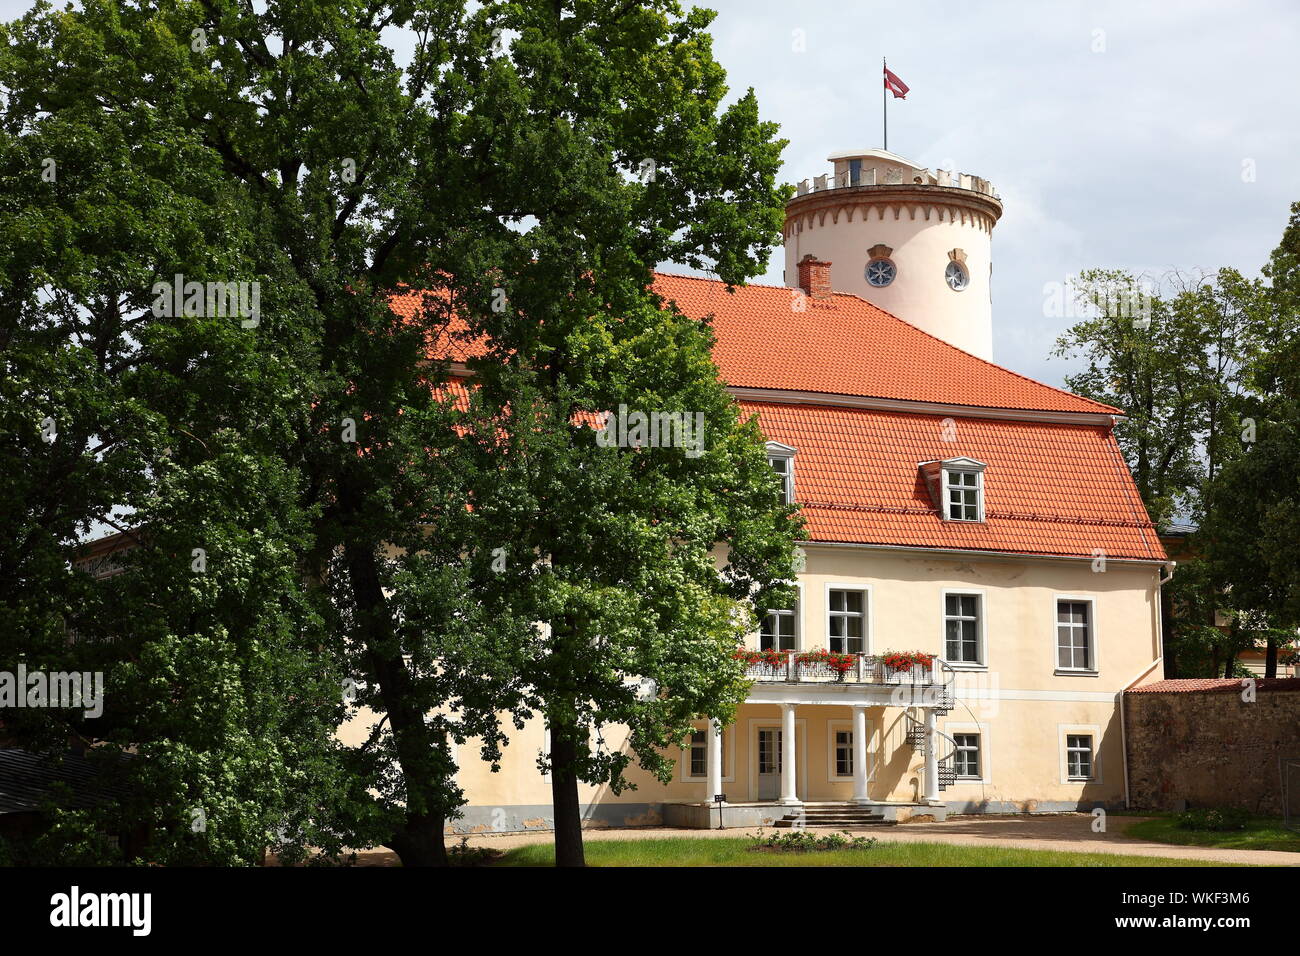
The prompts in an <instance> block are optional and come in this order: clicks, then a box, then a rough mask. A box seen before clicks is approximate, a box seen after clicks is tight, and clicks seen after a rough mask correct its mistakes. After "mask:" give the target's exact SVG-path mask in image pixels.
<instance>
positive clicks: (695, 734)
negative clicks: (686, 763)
mask: <svg viewBox="0 0 1300 956" xmlns="http://www.w3.org/2000/svg"><path fill="white" fill-rule="evenodd" d="M708 746H709V745H708V743H707V738H706V736H705V733H704V731H702V730H692V731H691V774H690V775H691V776H692V777H703V776H707V775H708V772H709V751H708Z"/></svg>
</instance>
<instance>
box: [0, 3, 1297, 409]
mask: <svg viewBox="0 0 1300 956" xmlns="http://www.w3.org/2000/svg"><path fill="white" fill-rule="evenodd" d="M260 5H261V4H259V6H260ZM704 5H705V6H709V7H711V8H713V9H715V10H717V11H718V18H717V20H716V21H715V22H714V26H713V33H714V36H715V38H716V39H715V47H714V49H715V54H716V56H717V58H718V59H719V61H720V62H721V63H722V64H723V66H724V67H725V68H726V69H727V71H728V73H729V76H730V79H731V85H732V89H733V94H734V95H739V93H741V92H743V91H744V90H745V89H746V88H747V87H751V86H752V87H753V88H754V89H755V90H756V91H757V93H758V100H759V105H760V109H761V111H762V115H763V117H764V118H765V119H769V120H774V121H776V122H778V123H779V124H780V125H781V129H782V133H783V135H784V137H785V138H786V139H788V140H789V141H790V145H789V147H788V148H787V150H786V153H785V159H786V165H785V170H784V177H785V179H786V180H788V181H791V182H794V181H798V180H800V179H803V178H805V177H809V176H813V175H816V174H818V173H822V172H825V171H827V170H828V168H829V167H828V164H827V163H826V157H827V156H828V155H829V154H830V153H832V152H836V151H840V150H844V149H851V148H856V147H859V146H879V145H881V142H880V99H881V97H880V92H881V74H880V59H881V57H882V56H887V57H888V58H889V64H890V68H891V69H892V70H893V71H894V72H895V73H897V74H898V75H899V76H900V77H901V78H902V79H903V80H904V82H906V83H907V84H908V85H909V86H910V87H911V92H910V93H909V94H908V96H907V99H906V100H893V99H891V101H890V110H889V145H890V149H891V150H892V151H894V152H896V153H899V154H901V155H903V156H905V157H907V158H909V159H913V160H915V161H917V162H919V163H921V164H922V165H925V166H930V167H936V166H942V167H944V168H948V167H950V166H952V165H955V166H956V167H957V168H958V169H959V170H960V171H963V172H970V173H975V174H977V175H979V176H983V177H984V178H986V179H988V180H990V181H991V182H992V183H993V185H994V187H995V188H996V189H997V190H998V192H999V193H1000V194H1001V196H1002V199H1003V202H1004V204H1005V207H1006V209H1005V212H1004V214H1003V217H1002V220H1001V222H1000V223H999V224H998V226H997V227H996V229H995V230H994V233H993V258H994V263H995V267H994V270H993V328H994V333H993V342H994V357H995V359H996V360H997V361H999V362H1000V363H1002V364H1004V365H1007V366H1009V367H1011V368H1013V369H1016V370H1017V371H1020V372H1023V373H1026V374H1029V375H1033V376H1034V377H1036V378H1039V379H1042V380H1043V381H1047V382H1051V383H1053V384H1060V382H1061V378H1062V376H1063V375H1064V374H1065V372H1066V371H1067V366H1066V365H1065V363H1063V362H1061V361H1056V360H1053V361H1049V360H1048V358H1047V356H1048V353H1049V352H1050V350H1051V347H1052V343H1053V342H1054V341H1055V339H1056V336H1057V335H1058V334H1059V333H1060V332H1061V331H1062V330H1063V329H1064V328H1065V327H1066V326H1067V325H1068V324H1069V323H1070V320H1069V319H1064V318H1053V317H1049V316H1047V315H1045V314H1044V311H1045V310H1044V298H1045V287H1047V284H1049V283H1064V282H1065V281H1066V279H1067V277H1068V276H1071V275H1074V274H1077V273H1078V271H1079V270H1081V269H1085V268H1088V267H1090V266H1104V267H1112V268H1124V269H1129V270H1132V271H1134V272H1144V271H1145V272H1150V273H1152V274H1155V275H1159V274H1163V273H1165V272H1167V271H1168V270H1170V269H1173V268H1178V269H1183V270H1187V271H1195V270H1198V269H1201V270H1213V269H1215V268H1218V267H1219V266H1225V265H1230V266H1235V267H1237V268H1239V269H1241V270H1243V271H1244V272H1246V273H1248V274H1255V273H1256V272H1257V271H1258V269H1259V267H1260V266H1261V265H1262V264H1263V262H1264V261H1265V259H1266V258H1267V256H1268V253H1269V252H1270V251H1271V250H1272V248H1273V247H1274V246H1275V245H1276V244H1277V242H1278V239H1279V238H1280V237H1281V233H1282V229H1283V226H1284V225H1285V223H1286V218H1287V210H1288V208H1289V205H1290V203H1291V202H1292V201H1294V200H1298V199H1300V106H1298V105H1297V99H1298V98H1300V3H1297V2H1295V0H1275V2H1265V0H1256V2H1250V0H1245V2H1243V0H1236V2H1227V0H1216V2H1208V0H1207V2H1197V0H1178V2H1167V3H1160V4H1156V3H1135V2H1132V0H1127V2H1115V3H1098V2H1090V3H1084V2H1047V0H1035V2H1025V3H1010V2H1006V3H965V2H958V0H949V2H946V3H933V2H921V0H891V2H888V3H877V2H862V0H858V2H854V0H838V2H832V0H712V2H711V3H708V4H704ZM29 6H30V4H29V2H28V0H0V19H5V20H8V19H11V18H13V17H16V16H18V15H20V14H21V13H22V12H23V11H24V10H25V9H27V8H28V7H29ZM796 31H802V32H801V33H799V34H796ZM801 48H802V49H801ZM1246 164H1249V169H1247V167H1246ZM782 264H783V259H782V254H781V251H780V250H779V249H778V250H777V251H776V252H775V253H774V255H773V256H772V259H771V264H770V268H769V270H768V273H767V276H766V278H765V279H763V280H759V281H767V282H773V283H778V284H779V283H780V282H781V270H782Z"/></svg>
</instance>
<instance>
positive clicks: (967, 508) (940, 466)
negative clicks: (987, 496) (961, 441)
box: [920, 458, 985, 521]
mask: <svg viewBox="0 0 1300 956" xmlns="http://www.w3.org/2000/svg"><path fill="white" fill-rule="evenodd" d="M984 467H985V466H984V463H983V462H982V461H976V460H975V459H973V458H950V459H947V460H945V461H925V462H922V463H921V465H920V469H921V474H922V475H923V476H924V477H925V480H926V485H927V486H928V487H929V489H930V496H931V498H932V499H933V500H934V503H935V505H936V506H937V507H938V509H939V514H940V515H941V516H942V518H943V519H944V520H945V521H983V520H984Z"/></svg>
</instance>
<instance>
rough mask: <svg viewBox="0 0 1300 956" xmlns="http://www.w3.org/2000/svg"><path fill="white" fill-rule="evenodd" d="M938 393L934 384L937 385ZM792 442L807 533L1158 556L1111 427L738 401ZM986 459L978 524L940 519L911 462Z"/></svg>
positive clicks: (863, 540) (772, 433) (932, 544)
mask: <svg viewBox="0 0 1300 956" xmlns="http://www.w3.org/2000/svg"><path fill="white" fill-rule="evenodd" d="M936 394H942V387H941V386H940V387H938V388H936ZM741 406H742V408H744V409H745V410H746V411H747V412H750V413H756V414H757V415H758V419H759V424H760V426H761V427H762V430H763V433H764V434H765V435H766V436H767V437H768V438H769V439H771V440H773V441H778V442H781V443H782V444H784V445H790V446H791V447H793V448H795V449H796V450H797V451H796V454H795V459H794V462H795V464H794V472H795V496H796V498H797V499H798V501H799V502H800V504H801V505H802V506H803V513H804V517H805V518H806V520H807V522H808V532H809V536H810V538H811V540H814V541H837V542H850V543H859V544H889V545H901V546H909V547H921V548H959V549H963V550H966V549H969V550H979V551H1007V552H1030V553H1039V554H1054V555H1065V556H1074V557H1091V556H1093V552H1094V551H1095V550H1097V549H1101V550H1102V551H1104V552H1105V553H1106V556H1107V557H1108V558H1139V559H1152V560H1163V559H1164V557H1165V553H1164V549H1163V548H1162V547H1161V545H1160V540H1159V538H1158V537H1157V536H1156V533H1155V529H1154V527H1153V526H1152V524H1151V522H1150V520H1149V518H1148V517H1147V514H1146V511H1145V509H1144V508H1143V507H1142V501H1141V499H1140V498H1139V497H1138V494H1137V489H1136V488H1135V487H1134V485H1133V481H1132V479H1131V478H1130V477H1129V473H1128V469H1127V468H1126V467H1125V465H1124V463H1123V460H1122V459H1121V457H1120V451H1119V447H1118V445H1117V444H1116V443H1115V438H1114V435H1112V433H1111V430H1110V429H1109V428H1108V427H1106V426H1102V425H1074V424H1060V423H1052V422H1018V421H997V420H991V419H981V418H978V417H971V418H965V417H962V418H957V419H954V422H955V423H956V428H955V430H954V431H949V432H948V434H951V435H954V436H955V438H956V440H955V441H944V435H945V428H944V425H943V423H944V417H943V416H940V415H918V414H912V413H905V412H892V411H880V410H876V409H864V408H835V407H830V406H820V405H782V404H777V403H767V402H748V401H745V402H742V403H741ZM959 457H965V458H974V459H976V460H977V461H981V462H983V463H984V464H985V465H986V466H987V468H986V469H985V472H984V495H985V518H986V520H985V521H983V522H962V521H945V520H943V518H942V517H940V514H939V511H938V509H937V508H936V506H935V504H934V503H933V501H932V500H931V498H930V493H929V491H928V490H927V488H926V486H925V484H924V482H923V481H922V479H921V478H920V473H919V470H918V468H917V465H918V464H919V463H921V462H924V461H934V460H936V459H947V458H959Z"/></svg>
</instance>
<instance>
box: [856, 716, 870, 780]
mask: <svg viewBox="0 0 1300 956" xmlns="http://www.w3.org/2000/svg"><path fill="white" fill-rule="evenodd" d="M868 799H869V798H868V797H867V708H865V707H861V706H854V708H853V802H854V803H867V802H868Z"/></svg>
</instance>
